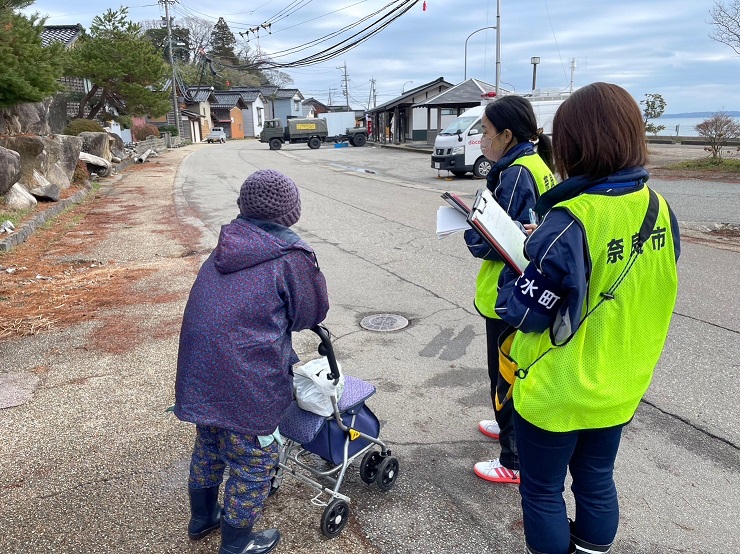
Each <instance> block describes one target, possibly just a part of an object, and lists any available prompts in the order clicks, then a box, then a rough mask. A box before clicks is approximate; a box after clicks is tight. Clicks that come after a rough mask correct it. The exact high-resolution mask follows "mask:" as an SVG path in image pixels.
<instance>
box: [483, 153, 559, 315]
mask: <svg viewBox="0 0 740 554" xmlns="http://www.w3.org/2000/svg"><path fill="white" fill-rule="evenodd" d="M514 165H521V166H524V167H526V168H527V169H528V170H529V171H530V173H532V176H533V177H534V182H535V184H536V185H537V194H538V195H542V194H543V193H544V192H545V191H547V190H550V189H551V188H552V187H554V186H555V185H556V184H557V181H556V180H555V176H554V175H553V174H552V171H550V168H549V167H547V164H546V163H545V162H543V161H542V158H540V157H539V155H538V154H529V155H527V156H520V157H519V158H517V159H516V160H514V162H513V163H512V164H511V165H510V166H509V167H511V166H514ZM533 207H534V206H533ZM503 269H504V262H502V261H499V260H496V261H493V260H483V263H482V264H481V267H480V271H479V272H478V278H477V279H476V280H475V307H476V308H477V309H478V311H479V312H480V313H482V314H483V315H484V316H486V317H490V318H493V319H499V317H498V316H497V315H496V311H495V309H496V298H498V278H499V275H501V271H502V270H503Z"/></svg>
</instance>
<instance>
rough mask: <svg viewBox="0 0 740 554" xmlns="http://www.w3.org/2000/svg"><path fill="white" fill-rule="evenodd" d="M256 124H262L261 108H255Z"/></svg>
mask: <svg viewBox="0 0 740 554" xmlns="http://www.w3.org/2000/svg"><path fill="white" fill-rule="evenodd" d="M257 125H258V126H259V125H262V108H257Z"/></svg>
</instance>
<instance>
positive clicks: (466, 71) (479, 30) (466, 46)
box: [463, 26, 498, 81]
mask: <svg viewBox="0 0 740 554" xmlns="http://www.w3.org/2000/svg"><path fill="white" fill-rule="evenodd" d="M486 29H496V27H495V26H494V27H482V28H480V29H478V30H477V31H473V32H472V33H470V34H469V35H468V38H466V39H465V77H464V78H463V81H467V80H468V40H469V39H470V37H472V36H473V35H474V34H475V33H479V32H481V31H485V30H486ZM496 32H497V33H498V30H497V31H496Z"/></svg>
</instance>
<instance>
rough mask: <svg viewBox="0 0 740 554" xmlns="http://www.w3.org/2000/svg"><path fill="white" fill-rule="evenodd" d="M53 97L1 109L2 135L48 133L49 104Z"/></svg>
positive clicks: (0, 129)
mask: <svg viewBox="0 0 740 554" xmlns="http://www.w3.org/2000/svg"><path fill="white" fill-rule="evenodd" d="M51 101H52V99H51V98H47V99H46V100H43V101H42V102H36V103H24V104H17V105H15V106H10V107H8V108H2V109H0V135H17V134H21V133H31V134H35V135H48V134H49V132H50V128H49V106H50V104H51Z"/></svg>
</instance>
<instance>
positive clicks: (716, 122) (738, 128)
mask: <svg viewBox="0 0 740 554" xmlns="http://www.w3.org/2000/svg"><path fill="white" fill-rule="evenodd" d="M694 129H696V132H697V133H699V135H700V136H702V137H704V138H705V139H707V141H708V142H709V147H708V149H709V151H710V152H711V153H712V159H713V160H721V159H722V147H723V146H725V144H727V142H728V141H730V140H733V139H736V138H740V123H738V122H737V121H735V120H734V119H733V118H731V117H730V116H728V115H727V114H726V113H725V112H717V113H715V114H714V115H712V117H710V118H709V119H706V120H704V121H702V122H701V123H699V124H698V125H696V126H695V127H694Z"/></svg>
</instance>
